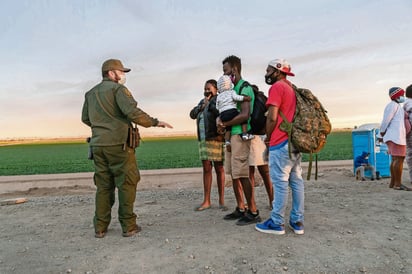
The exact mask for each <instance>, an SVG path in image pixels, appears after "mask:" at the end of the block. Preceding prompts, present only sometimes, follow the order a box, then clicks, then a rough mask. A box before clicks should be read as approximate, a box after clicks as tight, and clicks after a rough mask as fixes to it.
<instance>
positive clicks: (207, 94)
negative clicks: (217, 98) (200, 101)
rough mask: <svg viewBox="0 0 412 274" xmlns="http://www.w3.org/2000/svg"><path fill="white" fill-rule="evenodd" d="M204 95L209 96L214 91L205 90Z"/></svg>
mask: <svg viewBox="0 0 412 274" xmlns="http://www.w3.org/2000/svg"><path fill="white" fill-rule="evenodd" d="M203 95H204V96H205V97H209V96H211V95H212V92H211V91H205V92H204V93H203Z"/></svg>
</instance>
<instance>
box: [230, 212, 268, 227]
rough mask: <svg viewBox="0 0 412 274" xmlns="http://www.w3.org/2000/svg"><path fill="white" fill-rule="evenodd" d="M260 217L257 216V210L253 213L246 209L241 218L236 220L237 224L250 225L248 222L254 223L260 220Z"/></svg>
mask: <svg viewBox="0 0 412 274" xmlns="http://www.w3.org/2000/svg"><path fill="white" fill-rule="evenodd" d="M261 221H262V219H260V216H259V210H256V214H253V213H252V212H250V210H248V211H247V212H246V214H245V216H243V217H242V218H240V219H239V221H237V222H236V224H237V225H250V224H255V223H259V222H261Z"/></svg>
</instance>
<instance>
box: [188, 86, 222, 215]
mask: <svg viewBox="0 0 412 274" xmlns="http://www.w3.org/2000/svg"><path fill="white" fill-rule="evenodd" d="M203 95H204V98H203V99H202V100H200V102H199V104H197V106H195V107H194V108H193V109H192V110H191V111H190V118H192V119H196V125H197V139H198V141H199V156H200V160H201V161H202V167H203V189H204V193H203V194H204V198H203V202H202V204H200V205H199V206H198V207H196V208H195V210H196V211H203V210H206V209H209V208H210V207H211V201H210V193H211V188H212V169H213V167H214V169H215V172H216V180H217V188H218V193H219V208H220V209H222V210H226V209H227V208H226V207H225V193H224V190H225V170H224V167H223V159H224V146H223V136H222V135H219V134H218V133H217V127H216V118H217V117H218V115H219V112H218V110H217V109H216V98H217V83H216V80H213V79H211V80H207V81H206V83H205V87H204V94H203Z"/></svg>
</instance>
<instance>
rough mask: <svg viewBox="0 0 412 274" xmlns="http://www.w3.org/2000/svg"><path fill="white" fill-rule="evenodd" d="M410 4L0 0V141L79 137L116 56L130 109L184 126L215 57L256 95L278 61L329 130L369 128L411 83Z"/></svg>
mask: <svg viewBox="0 0 412 274" xmlns="http://www.w3.org/2000/svg"><path fill="white" fill-rule="evenodd" d="M411 14H412V1H410V0H390V1H389V0H346V1H338V0H310V1H309V0H307V1H306V0H302V1H279V0H272V1H270V0H268V1H259V0H258V1H241V0H233V1H231V0H229V1H217V0H209V1H190V0H186V1H183V0H182V1H166V0H160V1H157V0H154V1H143V0H142V1H126V0H123V1H113V0H111V1H106V0H67V1H64V0H56V1H48V0H3V1H1V2H0V60H1V66H0V83H1V87H0V139H8V138H21V137H80V136H87V135H89V134H90V129H89V128H88V127H87V126H85V125H83V124H82V122H81V120H80V115H81V108H82V104H83V100H84V94H85V92H86V91H88V90H89V89H91V88H92V87H93V86H94V85H95V84H97V83H98V82H100V81H101V71H100V70H101V64H102V63H103V61H104V60H106V59H108V58H118V59H121V60H122V61H123V63H124V65H125V66H127V67H129V68H131V69H132V71H131V72H130V73H128V74H127V82H126V86H127V87H128V88H129V89H130V90H131V92H132V94H133V95H134V97H135V99H136V100H137V101H138V102H139V106H140V107H141V108H142V109H143V110H144V111H146V112H148V113H149V114H150V115H152V116H154V117H157V118H159V119H160V120H164V121H167V122H169V123H171V124H172V125H173V126H174V129H172V130H169V129H159V128H150V129H145V130H142V132H143V134H146V135H150V134H177V133H184V132H185V133H187V132H188V133H195V128H196V127H195V121H193V120H191V119H190V118H189V111H190V110H191V108H192V107H193V106H195V105H196V104H197V103H198V101H199V100H200V99H201V98H202V94H203V85H204V82H205V81H206V80H208V79H210V78H214V79H217V78H218V77H219V76H220V75H221V74H222V63H221V62H222V60H223V59H224V58H225V57H226V56H228V55H231V54H234V55H237V56H239V57H241V59H242V65H243V68H242V75H243V77H244V79H246V80H248V81H249V82H251V83H255V84H257V85H258V86H259V87H260V89H261V90H262V91H264V92H266V93H267V91H268V88H269V86H268V85H266V84H265V83H264V77H263V76H264V74H265V70H266V66H267V64H268V62H269V61H270V60H271V59H275V58H285V59H287V60H288V61H289V62H290V63H291V65H292V71H293V72H294V73H295V74H296V77H290V78H289V79H290V80H291V81H292V82H294V83H295V84H296V85H298V86H301V87H306V88H309V89H311V90H312V91H313V92H314V93H315V95H317V96H318V98H319V99H320V100H321V102H322V103H323V105H324V107H325V108H326V109H327V110H328V113H329V117H330V119H331V121H332V125H333V127H334V128H343V127H351V128H352V127H353V126H355V125H361V124H364V123H379V122H380V121H381V119H382V114H383V109H384V108H385V105H386V104H387V103H388V102H389V97H388V89H389V88H390V87H393V86H400V87H402V88H406V86H408V85H410V84H412V20H410V16H411Z"/></svg>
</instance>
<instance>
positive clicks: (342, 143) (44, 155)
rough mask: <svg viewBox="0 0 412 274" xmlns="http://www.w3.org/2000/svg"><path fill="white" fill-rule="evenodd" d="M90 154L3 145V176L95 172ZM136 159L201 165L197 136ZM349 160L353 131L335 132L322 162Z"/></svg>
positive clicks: (141, 152)
mask: <svg viewBox="0 0 412 274" xmlns="http://www.w3.org/2000/svg"><path fill="white" fill-rule="evenodd" d="M87 153H88V145H87V143H83V142H79V141H78V142H64V143H63V142H61V143H59V142H55V143H41V144H19V145H8V146H1V147H0V176H1V175H28V174H53V173H71V172H92V171H93V162H92V161H90V160H87ZM136 158H137V159H138V165H139V168H140V169H143V170H147V169H163V168H183V167H200V166H201V162H200V160H199V156H198V145H197V139H196V138H195V137H173V138H169V137H167V138H166V137H165V138H145V139H144V141H143V143H142V144H141V146H140V147H139V148H137V149H136ZM307 159H308V156H307V155H304V158H303V160H304V161H306V160H307ZM348 159H352V139H351V132H349V131H344V132H333V133H331V134H330V135H329V137H328V143H327V144H326V146H325V147H324V149H323V150H322V151H321V152H320V153H319V154H318V160H320V161H324V160H348Z"/></svg>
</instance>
